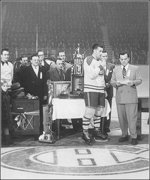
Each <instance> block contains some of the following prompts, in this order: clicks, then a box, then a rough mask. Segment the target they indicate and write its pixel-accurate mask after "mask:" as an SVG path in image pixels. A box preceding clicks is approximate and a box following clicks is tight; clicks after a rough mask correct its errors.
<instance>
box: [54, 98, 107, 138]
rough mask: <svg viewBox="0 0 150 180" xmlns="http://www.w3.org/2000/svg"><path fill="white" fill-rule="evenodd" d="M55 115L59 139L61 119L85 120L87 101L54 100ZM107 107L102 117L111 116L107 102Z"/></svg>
mask: <svg viewBox="0 0 150 180" xmlns="http://www.w3.org/2000/svg"><path fill="white" fill-rule="evenodd" d="M52 104H53V114H52V120H53V121H54V120H57V131H58V133H57V139H59V135H60V128H59V127H60V119H79V118H83V116H84V113H85V101H84V99H71V98H68V99H60V98H53V100H52ZM105 104H106V107H107V108H105V111H104V113H103V115H102V117H106V116H109V112H110V106H109V103H108V101H107V99H106V100H105Z"/></svg>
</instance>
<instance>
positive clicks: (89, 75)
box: [82, 44, 142, 145]
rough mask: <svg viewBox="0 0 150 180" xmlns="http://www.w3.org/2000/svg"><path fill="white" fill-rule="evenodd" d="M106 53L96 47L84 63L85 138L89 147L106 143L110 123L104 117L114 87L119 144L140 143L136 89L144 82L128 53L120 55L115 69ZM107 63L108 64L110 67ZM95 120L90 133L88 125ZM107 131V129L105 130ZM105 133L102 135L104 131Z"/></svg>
mask: <svg viewBox="0 0 150 180" xmlns="http://www.w3.org/2000/svg"><path fill="white" fill-rule="evenodd" d="M106 59H107V52H105V51H104V49H103V46H101V45H99V44H94V45H93V46H92V55H91V56H88V57H86V58H85V60H84V93H85V104H86V110H85V114H84V117H83V136H82V138H83V139H84V140H85V142H86V143H87V144H92V142H94V140H97V141H99V140H101V141H102V140H106V139H107V132H109V125H110V119H111V113H110V114H109V120H106V119H104V118H103V112H104V109H105V108H106V99H108V101H109V105H110V106H111V105H112V96H113V89H112V88H113V87H114V88H116V105H117V111H118V118H119V123H120V128H121V131H122V136H121V138H119V142H125V141H128V140H129V135H128V129H129V132H130V137H131V144H132V145H136V144H138V139H137V131H136V123H137V115H138V97H137V89H136V86H138V85H140V84H141V83H142V78H141V75H140V72H139V70H138V67H137V66H134V65H131V64H129V60H130V55H129V52H128V51H122V52H120V55H119V60H120V63H121V64H120V65H119V66H116V67H114V65H112V64H108V63H106ZM107 64H108V65H107ZM91 121H93V124H94V125H93V126H94V132H93V133H92V135H91V133H90V129H89V125H90V123H91ZM104 129H105V130H104ZM104 131H105V133H102V132H104Z"/></svg>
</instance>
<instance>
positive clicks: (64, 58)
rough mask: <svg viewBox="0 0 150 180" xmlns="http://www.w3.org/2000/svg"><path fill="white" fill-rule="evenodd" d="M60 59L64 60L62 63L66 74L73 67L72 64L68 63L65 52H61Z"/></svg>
mask: <svg viewBox="0 0 150 180" xmlns="http://www.w3.org/2000/svg"><path fill="white" fill-rule="evenodd" d="M58 57H59V58H61V59H62V62H63V71H64V73H65V72H66V71H67V69H68V68H70V67H72V64H70V63H68V62H66V54H65V51H60V52H59V53H58Z"/></svg>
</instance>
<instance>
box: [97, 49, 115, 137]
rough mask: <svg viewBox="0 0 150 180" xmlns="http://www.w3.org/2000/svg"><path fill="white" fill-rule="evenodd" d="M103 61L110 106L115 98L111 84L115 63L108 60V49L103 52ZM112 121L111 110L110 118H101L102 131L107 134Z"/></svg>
mask: <svg viewBox="0 0 150 180" xmlns="http://www.w3.org/2000/svg"><path fill="white" fill-rule="evenodd" d="M101 61H102V64H103V67H104V79H105V85H106V87H105V90H106V92H107V97H106V99H107V100H108V102H109V105H110V108H111V106H112V98H113V86H112V85H111V84H110V81H111V77H112V73H113V69H114V67H115V65H114V64H112V63H109V62H108V53H107V52H106V51H103V52H102V55H101ZM110 123H111V112H110V113H109V119H108V120H106V119H104V118H102V119H101V128H100V129H101V130H102V131H103V132H102V133H104V134H107V133H108V132H110Z"/></svg>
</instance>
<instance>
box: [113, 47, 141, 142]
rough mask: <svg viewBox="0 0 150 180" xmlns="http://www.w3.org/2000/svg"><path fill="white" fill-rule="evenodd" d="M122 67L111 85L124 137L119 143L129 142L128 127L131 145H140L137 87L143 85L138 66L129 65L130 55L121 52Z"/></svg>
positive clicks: (118, 67) (115, 72)
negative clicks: (137, 127)
mask: <svg viewBox="0 0 150 180" xmlns="http://www.w3.org/2000/svg"><path fill="white" fill-rule="evenodd" d="M119 57H120V63H121V65H120V66H116V67H115V69H114V71H113V74H112V79H111V84H112V85H113V87H115V88H116V104H117V111H118V118H119V123H120V128H121V131H122V137H121V138H119V142H125V141H128V139H129V137H128V127H129V132H130V136H131V144H132V145H136V144H138V141H137V131H136V123H137V116H138V97H137V89H136V86H138V85H140V84H141V83H142V78H141V76H140V73H139V70H138V67H137V66H134V65H131V64H129V60H130V58H129V53H128V52H127V51H124V52H121V53H120V55H119Z"/></svg>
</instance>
